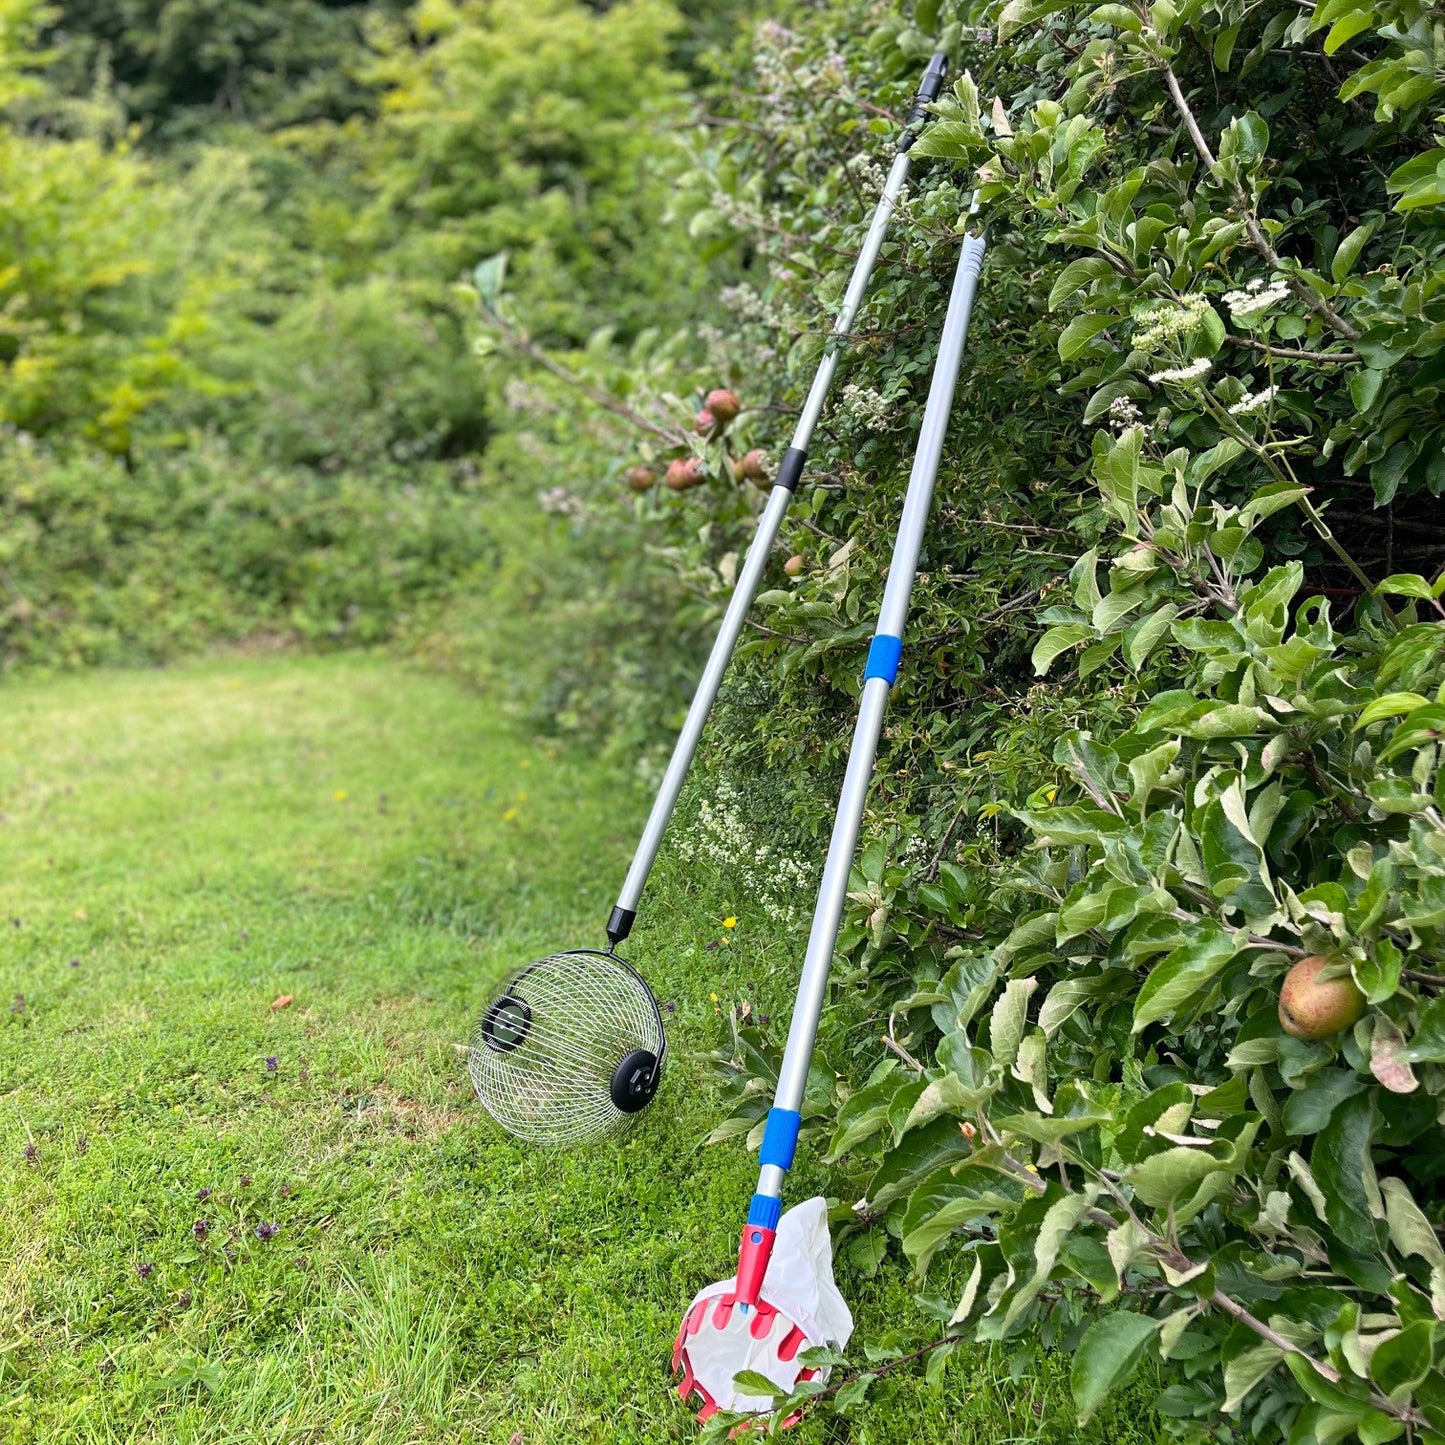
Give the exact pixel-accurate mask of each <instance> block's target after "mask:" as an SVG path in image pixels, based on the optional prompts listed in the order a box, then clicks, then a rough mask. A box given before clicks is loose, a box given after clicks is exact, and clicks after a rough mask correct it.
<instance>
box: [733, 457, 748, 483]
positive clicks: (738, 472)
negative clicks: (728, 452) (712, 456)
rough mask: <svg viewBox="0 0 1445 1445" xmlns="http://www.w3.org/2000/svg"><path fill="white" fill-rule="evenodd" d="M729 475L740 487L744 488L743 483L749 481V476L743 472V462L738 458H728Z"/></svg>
mask: <svg viewBox="0 0 1445 1445" xmlns="http://www.w3.org/2000/svg"><path fill="white" fill-rule="evenodd" d="M728 475H729V476H730V477H731V478H732V479H733V481H735V482H736V483H737V484H738V485H739V486H742V484H743V482H744V481H746V480H747V475H748V474H747V473H746V472H745V471H744V470H743V464H742V461H741V460H740V459H739V458H738V457H729V458H728Z"/></svg>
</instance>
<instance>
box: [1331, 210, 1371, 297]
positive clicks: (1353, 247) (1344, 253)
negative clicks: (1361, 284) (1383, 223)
mask: <svg viewBox="0 0 1445 1445" xmlns="http://www.w3.org/2000/svg"><path fill="white" fill-rule="evenodd" d="M1374 234H1375V223H1374V222H1373V221H1366V222H1365V223H1364V225H1362V226H1356V227H1355V229H1354V230H1353V231H1351V232H1350V234H1349V235H1348V236H1346V237H1345V239H1344V240H1343V241H1341V242H1340V244H1339V245H1338V246H1337V247H1336V248H1335V256H1334V260H1332V261H1331V262H1330V276H1331V277H1332V278H1333V279H1334V281H1335V283H1336V284H1338V283H1339V282H1341V281H1343V280H1344V279H1345V277H1346V276H1348V275H1349V274H1350V272H1351V271H1353V270H1354V269H1355V262H1356V261H1358V260H1359V259H1360V252H1361V251H1363V250H1364V249H1365V246H1366V244H1367V243H1368V242H1369V239H1370V237H1371V236H1373V235H1374Z"/></svg>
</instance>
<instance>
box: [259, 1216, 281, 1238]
mask: <svg viewBox="0 0 1445 1445" xmlns="http://www.w3.org/2000/svg"><path fill="white" fill-rule="evenodd" d="M280 1228H281V1226H280V1225H279V1224H272V1223H271V1222H270V1221H269V1220H267V1221H266V1222H265V1223H264V1224H258V1225H257V1226H256V1238H257V1239H270V1238H271V1237H272V1236H273V1235H274V1234H275V1233H276V1231H277V1230H278V1229H280Z"/></svg>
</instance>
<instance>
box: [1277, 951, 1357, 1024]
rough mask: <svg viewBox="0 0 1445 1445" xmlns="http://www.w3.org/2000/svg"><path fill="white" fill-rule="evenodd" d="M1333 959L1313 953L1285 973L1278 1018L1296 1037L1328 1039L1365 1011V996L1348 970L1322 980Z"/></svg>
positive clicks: (1280, 993) (1353, 1021) (1280, 992)
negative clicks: (1321, 976)
mask: <svg viewBox="0 0 1445 1445" xmlns="http://www.w3.org/2000/svg"><path fill="white" fill-rule="evenodd" d="M1329 966H1330V960H1329V959H1327V958H1321V957H1320V956H1319V954H1317V953H1313V954H1311V955H1310V956H1309V957H1308V958H1302V959H1300V961H1299V962H1298V963H1297V964H1295V966H1294V967H1293V968H1292V969H1290V971H1289V972H1288V973H1287V974H1285V976H1284V986H1283V987H1282V988H1281V989H1280V991H1279V1022H1280V1027H1281V1028H1283V1029H1284V1031H1285V1033H1287V1034H1291V1035H1293V1036H1294V1037H1295V1038H1297V1039H1327V1038H1329V1036H1330V1035H1331V1034H1337V1033H1339V1032H1340V1030H1341V1029H1347V1028H1349V1027H1350V1025H1351V1024H1353V1023H1355V1022H1356V1021H1357V1020H1358V1019H1359V1017H1360V1015H1361V1014H1363V1013H1364V1011H1365V996H1364V994H1362V993H1361V992H1360V991H1359V989H1358V988H1356V987H1355V981H1354V979H1352V978H1351V977H1350V976H1349V975H1348V974H1344V975H1342V976H1341V977H1339V978H1331V979H1326V980H1324V981H1323V982H1321V980H1320V974H1321V973H1323V972H1324V971H1325V969H1327V968H1328V967H1329Z"/></svg>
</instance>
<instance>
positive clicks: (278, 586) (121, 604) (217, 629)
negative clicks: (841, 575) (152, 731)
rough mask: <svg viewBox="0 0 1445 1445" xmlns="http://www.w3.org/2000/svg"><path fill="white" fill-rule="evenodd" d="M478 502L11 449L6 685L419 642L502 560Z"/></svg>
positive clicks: (469, 490)
mask: <svg viewBox="0 0 1445 1445" xmlns="http://www.w3.org/2000/svg"><path fill="white" fill-rule="evenodd" d="M481 502H482V489H481V488H480V486H479V485H478V483H477V481H476V478H475V473H474V469H473V471H471V472H468V471H467V470H466V469H460V470H459V469H456V468H451V467H447V466H444V465H442V464H440V463H431V464H428V465H427V466H425V467H421V468H416V467H413V468H408V469H407V470H406V471H405V472H403V471H401V470H400V469H397V468H393V469H391V470H389V471H384V472H383V471H380V470H377V471H373V472H372V473H371V474H370V475H367V476H364V477H363V476H358V475H356V474H355V473H350V472H343V473H337V474H319V473H316V472H309V471H304V470H299V469H289V470H280V469H268V468H262V467H256V466H253V465H248V464H246V463H244V462H243V461H242V460H241V459H239V458H237V457H235V456H233V455H231V454H230V453H228V452H227V451H226V450H225V449H224V448H222V447H219V446H213V447H211V448H209V449H197V450H193V451H189V452H186V453H183V454H181V455H179V456H173V457H166V456H164V455H162V456H159V457H154V458H150V459H148V460H147V461H146V462H145V463H144V464H143V465H141V466H139V467H137V468H135V469H134V470H132V471H127V470H126V469H125V468H124V467H123V466H122V465H121V463H120V462H118V461H116V460H115V459H114V458H110V457H105V456H102V455H100V454H98V453H95V452H91V451H88V450H85V449H75V450H73V451H70V452H54V451H52V450H50V449H49V448H46V447H44V446H41V445H39V444H37V443H36V442H34V441H33V440H30V439H24V438H16V437H15V436H13V435H12V436H9V437H6V436H3V435H0V672H5V671H9V670H11V669H15V668H20V667H78V666H84V665H87V664H93V663H117V662H121V663H127V662H128V663H137V662H150V661H159V660H164V659H167V658H171V657H174V656H176V655H178V654H184V653H187V652H190V651H193V650H194V649H195V648H196V646H197V645H198V643H199V642H200V641H201V640H219V641H244V640H247V639H251V638H255V637H257V636H262V637H269V638H272V639H275V640H286V641H297V642H303V643H311V644H315V645H319V646H324V647H334V646H343V645H349V646H357V645H360V646H366V645H371V644H375V643H380V642H384V641H386V640H388V639H390V638H392V637H393V636H395V635H397V634H398V633H406V632H411V633H419V632H421V631H423V630H424V629H425V628H426V627H427V626H429V625H435V623H436V619H437V617H438V616H439V614H440V611H441V608H442V605H443V604H444V603H445V602H446V601H447V600H448V599H450V598H451V597H452V596H454V595H455V594H456V593H457V592H458V591H460V590H463V589H464V588H466V587H468V586H476V585H477V584H478V582H479V581H480V579H482V578H484V577H486V576H489V575H490V574H491V571H492V569H493V568H494V566H495V564H496V560H497V554H498V542H497V538H496V536H495V535H494V533H493V530H492V528H491V527H490V526H489V524H488V523H487V521H486V519H485V518H484V516H483V515H482V506H481Z"/></svg>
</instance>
